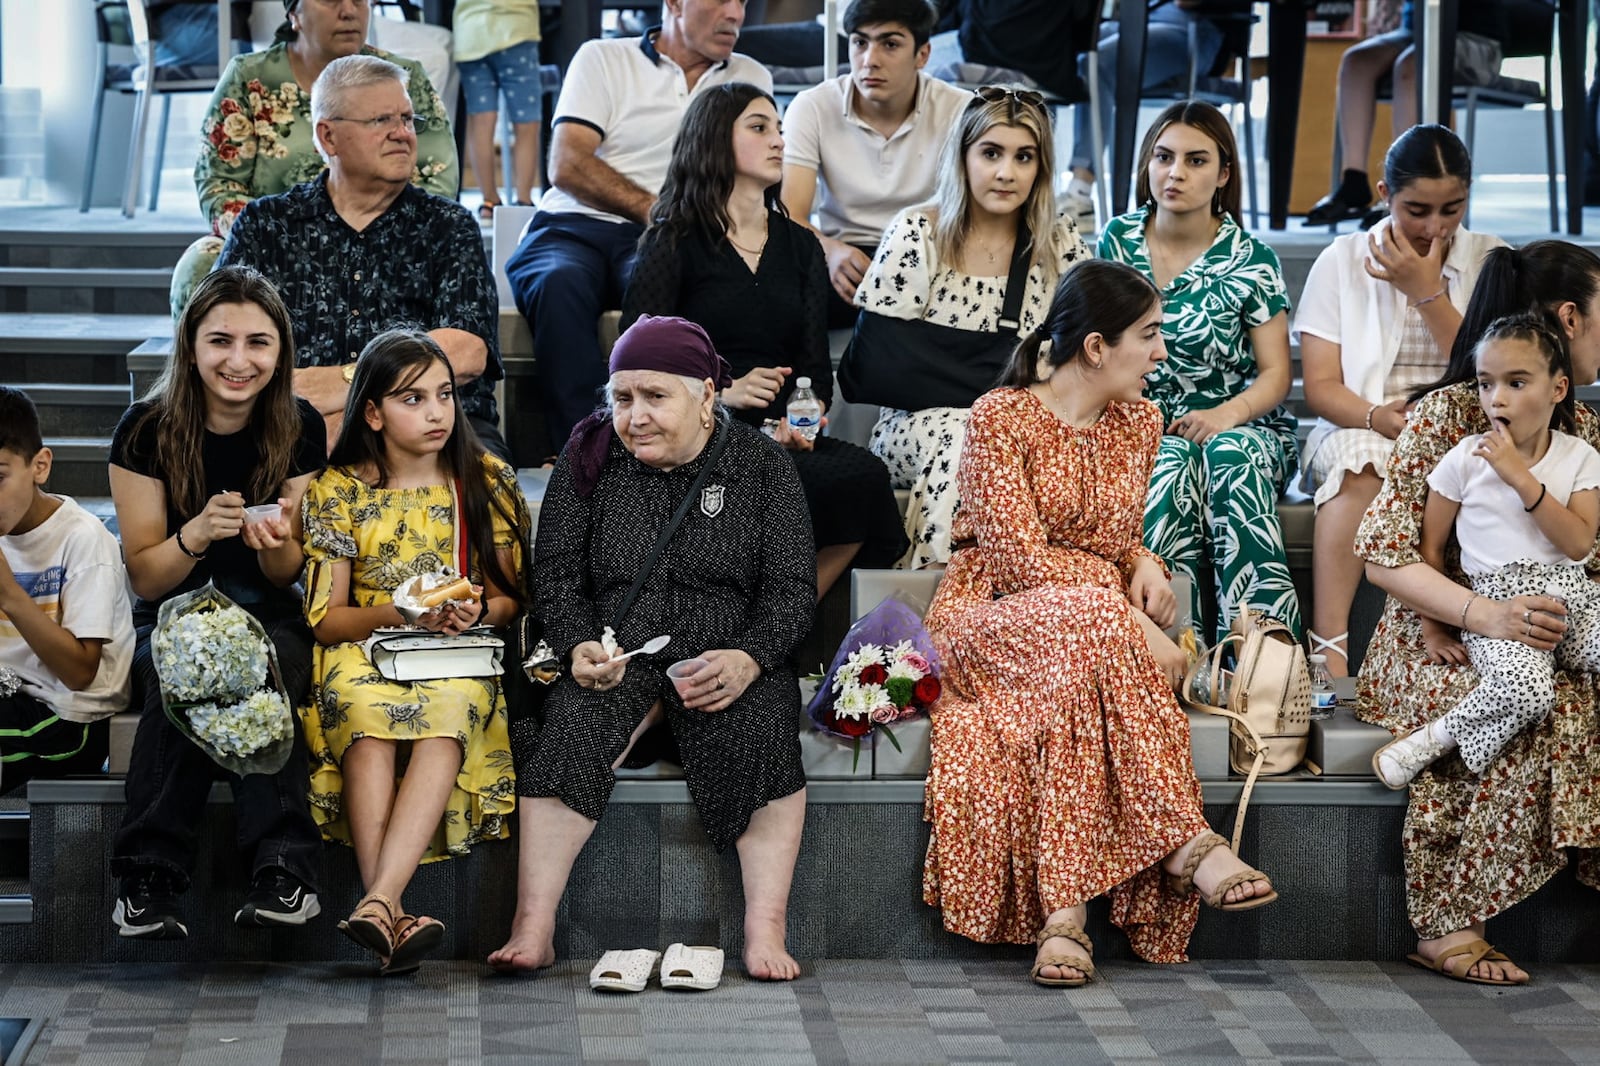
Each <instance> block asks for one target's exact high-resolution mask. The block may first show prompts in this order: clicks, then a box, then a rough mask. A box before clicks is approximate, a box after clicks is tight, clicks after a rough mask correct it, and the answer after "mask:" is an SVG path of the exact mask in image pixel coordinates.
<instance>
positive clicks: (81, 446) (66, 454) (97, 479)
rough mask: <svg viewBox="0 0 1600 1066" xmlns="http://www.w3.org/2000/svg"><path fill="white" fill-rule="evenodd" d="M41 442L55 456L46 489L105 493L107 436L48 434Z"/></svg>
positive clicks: (70, 493)
mask: <svg viewBox="0 0 1600 1066" xmlns="http://www.w3.org/2000/svg"><path fill="white" fill-rule="evenodd" d="M45 444H46V445H47V446H48V447H49V448H50V451H51V453H52V454H53V455H54V456H55V462H54V464H53V465H52V467H51V471H50V484H49V486H48V487H49V489H50V491H51V492H61V493H65V494H66V495H68V496H73V497H77V496H109V495H111V476H110V473H109V471H108V470H107V466H108V463H109V460H110V456H111V437H110V435H109V434H108V435H106V436H104V437H50V436H47V437H46V438H45Z"/></svg>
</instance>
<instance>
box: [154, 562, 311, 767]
mask: <svg viewBox="0 0 1600 1066" xmlns="http://www.w3.org/2000/svg"><path fill="white" fill-rule="evenodd" d="M150 647H151V653H152V656H153V658H154V659H155V667H156V676H157V677H158V678H159V679H160V681H161V703H162V706H163V707H164V708H165V709H166V712H167V717H168V718H169V719H171V721H172V724H173V725H174V726H176V727H177V728H178V732H180V733H182V734H183V735H184V736H186V737H188V738H189V739H190V740H192V741H194V742H195V743H196V744H197V745H199V746H200V750H202V751H204V752H205V753H206V754H207V755H209V756H210V757H211V759H212V761H214V762H215V763H216V764H217V765H219V766H221V767H222V768H224V769H226V770H231V771H233V772H234V773H236V774H240V775H244V774H274V773H277V772H278V771H279V770H281V769H283V764H284V763H285V762H287V761H288V759H289V753H290V751H291V750H292V749H293V745H294V711H293V709H292V708H291V707H290V706H289V700H288V699H287V697H286V696H285V695H284V691H283V679H282V677H281V675H280V674H279V672H278V659H277V653H276V652H275V651H274V650H273V647H272V642H271V641H270V640H268V639H267V631H266V630H265V629H263V628H262V626H261V623H260V622H258V621H256V619H255V618H253V617H252V616H251V615H250V614H248V613H247V612H246V611H245V610H244V609H243V608H241V607H240V606H239V605H238V604H236V603H234V602H233V601H232V600H230V599H229V598H228V597H226V596H224V595H223V594H222V593H220V592H218V591H217V590H216V587H215V586H213V585H212V584H211V583H209V582H207V583H206V585H205V586H204V587H202V588H198V589H195V590H194V591H193V592H187V593H184V594H183V595H181V596H174V597H172V599H170V600H168V601H167V602H165V603H163V604H162V605H161V611H160V613H159V614H158V615H157V617H156V628H155V632H154V633H153V634H152V635H151V639H150Z"/></svg>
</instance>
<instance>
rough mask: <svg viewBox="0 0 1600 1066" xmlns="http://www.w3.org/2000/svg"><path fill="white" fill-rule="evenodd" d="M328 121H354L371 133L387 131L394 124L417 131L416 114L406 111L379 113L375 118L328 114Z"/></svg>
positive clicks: (394, 125)
mask: <svg viewBox="0 0 1600 1066" xmlns="http://www.w3.org/2000/svg"><path fill="white" fill-rule="evenodd" d="M328 121H329V122H354V123H355V124H356V125H358V126H362V127H365V128H366V129H368V130H371V131H372V132H373V133H378V132H380V131H382V132H387V131H389V130H392V129H394V128H395V127H396V126H398V127H400V128H401V129H407V130H410V131H411V132H413V133H415V132H416V131H417V116H416V115H414V114H412V113H411V112H409V111H407V112H405V113H404V114H399V115H379V116H377V117H376V118H346V117H345V116H343V115H329V116H328Z"/></svg>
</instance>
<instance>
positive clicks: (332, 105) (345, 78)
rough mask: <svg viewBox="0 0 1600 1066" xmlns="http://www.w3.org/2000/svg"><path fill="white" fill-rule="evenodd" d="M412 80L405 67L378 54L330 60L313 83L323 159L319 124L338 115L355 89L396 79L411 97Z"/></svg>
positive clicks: (314, 119) (316, 136) (313, 104)
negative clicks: (410, 84)
mask: <svg viewBox="0 0 1600 1066" xmlns="http://www.w3.org/2000/svg"><path fill="white" fill-rule="evenodd" d="M410 80H411V78H410V75H408V74H407V73H406V72H405V70H404V69H403V68H402V67H398V66H396V65H395V64H393V63H391V62H389V61H388V60H387V59H380V58H378V57H377V56H367V55H353V56H344V57H342V58H340V59H335V60H334V61H333V62H332V63H329V64H328V65H327V66H326V67H325V68H323V71H322V73H321V74H319V75H317V80H316V81H314V82H312V84H311V128H312V138H313V140H314V141H315V143H316V146H317V152H318V153H319V154H320V155H321V156H322V158H323V159H324V160H326V159H327V158H328V151H327V149H326V148H324V147H323V146H322V137H321V136H320V135H319V134H317V133H316V127H317V123H319V122H322V121H324V120H326V119H330V118H336V117H338V116H339V113H340V112H341V111H343V110H344V107H345V101H346V99H347V98H348V97H349V95H350V94H351V93H352V92H355V91H356V90H358V89H365V88H368V87H369V86H373V85H382V84H383V83H384V82H388V81H393V82H399V83H400V88H402V89H405V90H406V92H407V95H408V96H409V95H410V89H409V83H410ZM413 106H415V105H413Z"/></svg>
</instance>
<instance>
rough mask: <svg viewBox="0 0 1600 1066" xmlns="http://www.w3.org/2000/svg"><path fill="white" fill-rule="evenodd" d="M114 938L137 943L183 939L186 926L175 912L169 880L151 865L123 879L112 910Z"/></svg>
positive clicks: (170, 879)
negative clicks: (123, 938) (114, 927)
mask: <svg viewBox="0 0 1600 1066" xmlns="http://www.w3.org/2000/svg"><path fill="white" fill-rule="evenodd" d="M111 920H112V921H113V922H114V923H116V926H117V935H118V936H125V937H132V938H136V939H139V940H182V939H184V938H185V937H187V936H188V935H189V928H188V926H186V925H184V924H183V916H182V914H181V913H180V912H179V910H178V896H177V893H176V892H174V891H173V889H172V878H171V877H170V876H169V875H168V874H167V873H166V871H164V870H161V869H158V868H156V867H153V866H146V867H141V868H139V869H138V870H136V871H135V872H134V873H131V874H129V875H128V876H126V877H124V878H123V879H122V886H121V888H119V889H118V891H117V904H116V906H115V907H113V908H112V910H111Z"/></svg>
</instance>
